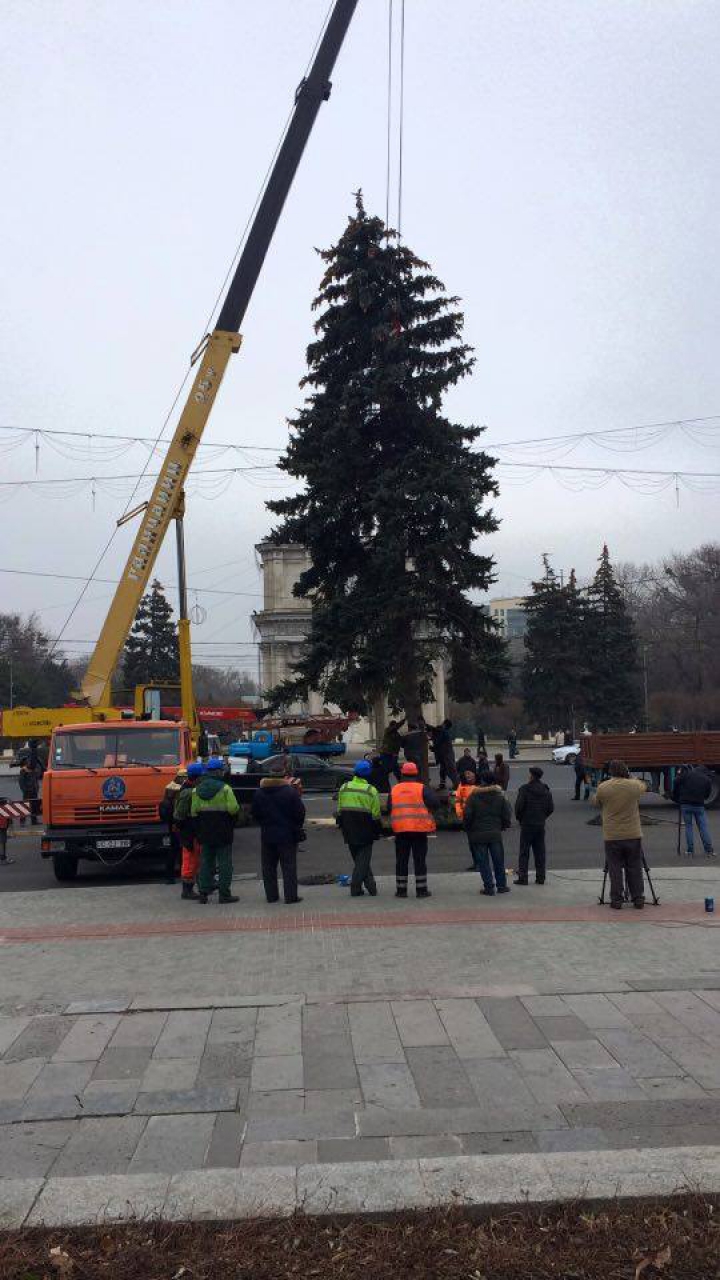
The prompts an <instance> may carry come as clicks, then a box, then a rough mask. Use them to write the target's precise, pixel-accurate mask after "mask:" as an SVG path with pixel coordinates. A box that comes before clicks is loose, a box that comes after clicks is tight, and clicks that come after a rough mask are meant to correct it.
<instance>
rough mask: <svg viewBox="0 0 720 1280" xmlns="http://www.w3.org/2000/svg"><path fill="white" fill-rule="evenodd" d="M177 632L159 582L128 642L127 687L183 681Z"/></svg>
mask: <svg viewBox="0 0 720 1280" xmlns="http://www.w3.org/2000/svg"><path fill="white" fill-rule="evenodd" d="M179 670H180V664H179V656H178V641H177V630H176V628H175V623H174V621H173V611H172V606H171V605H170V604H169V603H168V600H167V598H166V596H165V592H164V591H163V588H162V584H161V583H160V582H158V580H157V578H156V579H155V580H154V582H153V584H152V586H151V588H150V590H149V591H148V592H147V594H146V595H144V596H143V598H142V600H141V601H140V604H139V606H138V611H137V614H136V615H135V622H134V623H133V627H132V631H131V632H130V635H129V636H128V638H127V640H126V642H125V649H124V651H123V662H122V676H123V683H124V684H125V686H126V688H127V689H133V688H134V687H135V685H136V684H155V683H156V682H157V683H159V684H160V683H167V684H172V683H174V682H176V681H177V680H178V679H179Z"/></svg>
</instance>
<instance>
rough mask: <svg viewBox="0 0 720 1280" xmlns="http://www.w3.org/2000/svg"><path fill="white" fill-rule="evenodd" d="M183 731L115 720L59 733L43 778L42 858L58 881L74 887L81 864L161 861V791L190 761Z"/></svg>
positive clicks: (165, 723)
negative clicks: (48, 861)
mask: <svg viewBox="0 0 720 1280" xmlns="http://www.w3.org/2000/svg"><path fill="white" fill-rule="evenodd" d="M192 758H193V757H192V750H191V742H190V731H189V728H188V726H187V725H186V724H183V723H177V722H176V721H172V720H122V721H115V722H96V723H89V724H70V725H65V726H62V725H61V726H59V727H58V728H56V729H55V730H54V731H53V735H52V738H51V742H50V753H49V759H48V767H47V769H46V771H45V775H44V777H43V790H42V803H43V818H44V822H45V834H44V836H43V839H42V841H41V846H40V847H41V853H42V856H43V858H52V860H53V866H54V870H55V876H56V878H57V879H58V880H74V879H75V877H76V875H77V869H78V862H79V860H80V859H86V860H88V861H91V862H101V863H103V864H104V865H105V866H117V865H119V864H120V863H122V862H125V861H126V860H128V859H130V858H132V859H143V860H149V859H151V858H155V859H160V858H162V859H165V858H167V856H168V851H169V848H170V832H169V827H168V824H167V822H165V821H163V820H162V819H161V818H160V804H161V802H162V800H163V798H164V796H165V789H166V787H167V786H168V785H169V784H170V783H171V782H173V781H174V779H175V777H176V775H177V773H178V771H179V770H181V769H184V768H186V767H187V764H188V763H189V761H190V760H191V759H192Z"/></svg>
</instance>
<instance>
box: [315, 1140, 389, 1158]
mask: <svg viewBox="0 0 720 1280" xmlns="http://www.w3.org/2000/svg"><path fill="white" fill-rule="evenodd" d="M317 1158H318V1160H319V1161H320V1162H321V1163H323V1164H348V1163H351V1162H352V1163H354V1162H356V1161H358V1160H360V1161H366V1162H367V1161H371V1160H372V1161H375V1160H390V1159H391V1155H390V1140H389V1139H388V1138H320V1139H319V1140H318V1144H317Z"/></svg>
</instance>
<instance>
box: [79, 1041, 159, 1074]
mask: <svg viewBox="0 0 720 1280" xmlns="http://www.w3.org/2000/svg"><path fill="white" fill-rule="evenodd" d="M150 1053H151V1050H150V1047H149V1045H128V1046H127V1047H125V1046H123V1047H118V1048H115V1049H113V1048H107V1049H106V1050H105V1052H104V1054H103V1055H102V1057H101V1058H100V1059H99V1060H98V1062H97V1065H96V1067H95V1070H94V1071H93V1080H137V1079H138V1078H139V1077H140V1076H142V1075H143V1073H144V1072H145V1070H146V1068H147V1066H148V1064H149V1062H150Z"/></svg>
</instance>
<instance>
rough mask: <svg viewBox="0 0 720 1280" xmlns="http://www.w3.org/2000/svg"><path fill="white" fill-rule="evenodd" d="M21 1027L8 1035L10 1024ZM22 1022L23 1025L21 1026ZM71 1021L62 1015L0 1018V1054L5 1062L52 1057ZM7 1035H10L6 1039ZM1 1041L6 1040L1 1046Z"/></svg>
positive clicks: (70, 1025) (70, 1027) (69, 1029)
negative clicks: (8, 1025)
mask: <svg viewBox="0 0 720 1280" xmlns="http://www.w3.org/2000/svg"><path fill="white" fill-rule="evenodd" d="M3 1023H9V1024H11V1026H12V1024H15V1025H16V1026H17V1027H20V1028H22V1029H21V1030H20V1033H19V1034H18V1035H17V1036H13V1035H12V1034H11V1026H10V1027H5V1028H4V1027H3ZM23 1024H24V1025H23ZM73 1024H74V1020H73V1019H72V1018H66V1017H63V1016H62V1015H59V1016H58V1015H56V1016H52V1015H44V1016H41V1017H38V1018H7V1019H6V1018H0V1054H2V1055H3V1060H4V1061H5V1062H22V1061H23V1060H24V1059H26V1058H51V1057H52V1055H53V1054H54V1053H55V1052H56V1051H57V1050H58V1049H59V1048H60V1045H61V1044H62V1042H63V1040H64V1039H65V1036H66V1035H67V1034H68V1032H69V1031H71V1030H72V1027H73ZM8 1036H10V1038H9V1039H8ZM4 1041H7V1043H6V1044H5V1048H3V1043H4Z"/></svg>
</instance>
